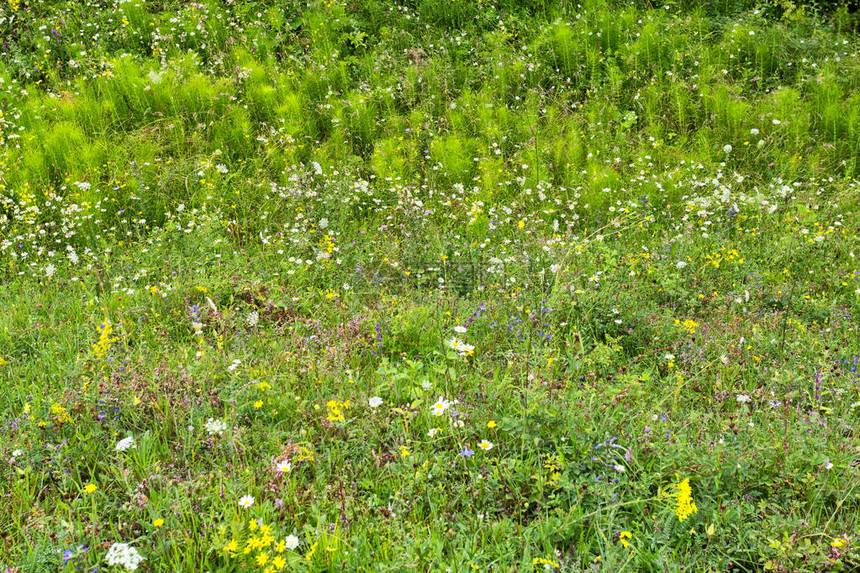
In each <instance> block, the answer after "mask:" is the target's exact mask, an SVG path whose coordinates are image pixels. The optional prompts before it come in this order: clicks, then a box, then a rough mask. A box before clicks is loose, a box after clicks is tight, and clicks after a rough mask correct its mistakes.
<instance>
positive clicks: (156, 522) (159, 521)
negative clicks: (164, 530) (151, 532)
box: [152, 517, 164, 527]
mask: <svg viewBox="0 0 860 573" xmlns="http://www.w3.org/2000/svg"><path fill="white" fill-rule="evenodd" d="M152 525H154V526H155V527H161V526H162V525H164V520H163V519H161V518H160V517H159V518H158V519H155V520H153V522H152Z"/></svg>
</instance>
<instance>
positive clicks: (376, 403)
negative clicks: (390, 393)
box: [367, 396, 382, 408]
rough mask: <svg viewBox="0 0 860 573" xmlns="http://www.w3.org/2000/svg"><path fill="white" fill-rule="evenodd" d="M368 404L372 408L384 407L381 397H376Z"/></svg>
mask: <svg viewBox="0 0 860 573" xmlns="http://www.w3.org/2000/svg"><path fill="white" fill-rule="evenodd" d="M367 402H368V404H369V405H370V407H371V408H379V407H380V406H382V398H380V397H379V396H374V397H373V398H371V399H370V400H368V401H367Z"/></svg>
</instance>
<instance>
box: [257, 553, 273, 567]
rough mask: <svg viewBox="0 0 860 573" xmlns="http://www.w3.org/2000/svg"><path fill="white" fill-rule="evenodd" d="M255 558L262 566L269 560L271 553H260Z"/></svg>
mask: <svg viewBox="0 0 860 573" xmlns="http://www.w3.org/2000/svg"><path fill="white" fill-rule="evenodd" d="M254 560H255V561H256V562H257V565H259V566H260V567H262V566H263V565H265V564H266V562H268V561H269V554H268V553H258V554H257V556H256V557H255V558H254Z"/></svg>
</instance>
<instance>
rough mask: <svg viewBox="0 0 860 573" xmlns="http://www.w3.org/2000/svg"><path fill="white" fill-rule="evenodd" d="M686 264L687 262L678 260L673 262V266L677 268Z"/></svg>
mask: <svg viewBox="0 0 860 573" xmlns="http://www.w3.org/2000/svg"><path fill="white" fill-rule="evenodd" d="M686 266H687V263H686V262H684V261H678V262H677V263H675V268H677V269H683V268H684V267H686Z"/></svg>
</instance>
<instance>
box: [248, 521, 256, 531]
mask: <svg viewBox="0 0 860 573" xmlns="http://www.w3.org/2000/svg"><path fill="white" fill-rule="evenodd" d="M248 529H250V530H251V531H256V530H257V520H256V519H252V520H250V521H248Z"/></svg>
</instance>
